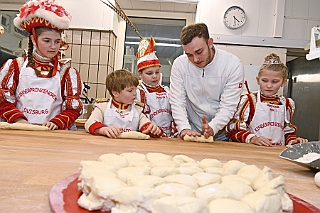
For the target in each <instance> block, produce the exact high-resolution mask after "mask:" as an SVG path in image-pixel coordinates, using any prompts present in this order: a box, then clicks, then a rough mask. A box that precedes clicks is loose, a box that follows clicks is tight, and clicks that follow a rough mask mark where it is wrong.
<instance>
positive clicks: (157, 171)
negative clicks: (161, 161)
mask: <svg viewBox="0 0 320 213" xmlns="http://www.w3.org/2000/svg"><path fill="white" fill-rule="evenodd" d="M173 174H179V171H178V169H177V168H176V167H172V166H157V167H153V168H151V170H150V175H155V176H159V177H166V176H168V175H173Z"/></svg>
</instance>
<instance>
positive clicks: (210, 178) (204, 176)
mask: <svg viewBox="0 0 320 213" xmlns="http://www.w3.org/2000/svg"><path fill="white" fill-rule="evenodd" d="M192 177H194V178H195V179H196V181H197V183H198V185H199V186H200V187H201V186H205V185H208V184H212V183H220V182H221V176H220V175H218V174H210V173H205V172H199V173H196V174H194V175H192Z"/></svg>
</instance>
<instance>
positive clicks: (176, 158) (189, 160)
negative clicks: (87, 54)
mask: <svg viewBox="0 0 320 213" xmlns="http://www.w3.org/2000/svg"><path fill="white" fill-rule="evenodd" d="M172 160H173V161H175V162H177V163H180V164H181V163H195V162H196V161H195V160H193V159H192V158H190V157H188V156H186V155H176V156H174V157H173V158H172Z"/></svg>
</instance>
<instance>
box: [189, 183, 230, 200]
mask: <svg viewBox="0 0 320 213" xmlns="http://www.w3.org/2000/svg"><path fill="white" fill-rule="evenodd" d="M195 195H196V198H198V199H200V200H204V201H206V203H209V202H210V201H212V200H214V199H217V198H232V197H233V194H232V192H231V191H230V190H229V189H228V188H227V187H225V186H223V185H221V184H219V183H214V184H209V185H206V186H203V187H200V188H198V189H196V191H195Z"/></svg>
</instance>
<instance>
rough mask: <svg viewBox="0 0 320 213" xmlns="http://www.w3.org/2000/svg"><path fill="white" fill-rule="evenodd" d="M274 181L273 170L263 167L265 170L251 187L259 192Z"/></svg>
mask: <svg viewBox="0 0 320 213" xmlns="http://www.w3.org/2000/svg"><path fill="white" fill-rule="evenodd" d="M272 179H273V173H272V171H271V169H270V168H269V167H267V166H265V167H263V169H262V170H261V171H260V173H259V175H258V176H257V177H256V179H255V180H254V181H252V183H251V187H252V188H253V189H254V190H257V189H259V188H261V187H262V186H263V185H265V184H266V183H268V182H269V181H271V180H272Z"/></svg>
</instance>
